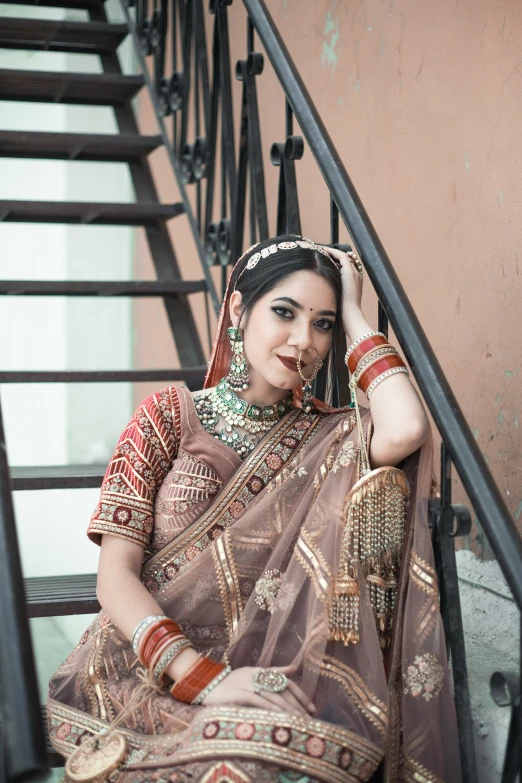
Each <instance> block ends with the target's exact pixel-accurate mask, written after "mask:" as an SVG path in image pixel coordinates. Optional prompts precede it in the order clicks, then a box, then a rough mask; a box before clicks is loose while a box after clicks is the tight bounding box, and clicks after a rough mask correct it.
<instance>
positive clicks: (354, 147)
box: [135, 0, 522, 554]
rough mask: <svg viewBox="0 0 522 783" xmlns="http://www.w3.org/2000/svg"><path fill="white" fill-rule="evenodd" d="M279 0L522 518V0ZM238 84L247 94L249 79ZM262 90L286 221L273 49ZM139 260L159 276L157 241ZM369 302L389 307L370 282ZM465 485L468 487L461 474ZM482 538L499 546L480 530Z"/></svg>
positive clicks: (159, 323) (271, 189)
mask: <svg viewBox="0 0 522 783" xmlns="http://www.w3.org/2000/svg"><path fill="white" fill-rule="evenodd" d="M268 7H269V9H270V11H271V13H272V14H273V17H274V19H275V21H276V23H277V25H278V27H279V29H280V31H281V33H282V35H283V37H284V39H285V41H286V43H287V45H288V47H289V50H290V53H291V54H292V56H293V58H294V59H295V62H296V64H297V67H298V69H299V71H300V73H301V75H302V77H303V79H304V81H305V83H306V85H307V87H308V89H309V91H310V94H311V96H312V99H313V100H314V101H315V103H316V105H317V107H318V109H319V111H320V113H321V115H322V117H323V119H324V122H325V124H326V126H327V128H328V130H329V132H330V134H331V136H332V139H333V141H334V144H335V145H336V146H337V149H338V151H339V152H340V154H341V157H342V158H343V160H344V162H345V165H346V168H347V170H348V173H349V174H350V177H351V178H352V180H353V182H354V184H355V186H356V188H357V189H358V192H359V195H360V196H361V199H362V201H363V203H364V205H365V207H366V209H367V211H368V213H369V215H370V217H371V219H372V222H373V224H374V226H375V228H376V230H377V232H378V234H379V236H380V238H381V240H382V242H383V244H384V246H385V248H386V250H387V252H388V254H389V256H390V258H391V260H392V262H393V264H394V266H395V268H396V270H397V272H398V274H399V277H400V279H401V281H402V283H403V285H404V287H405V289H406V292H407V294H408V296H409V297H410V299H411V302H412V304H413V306H414V308H415V310H416V312H417V314H418V316H419V318H420V320H421V323H422V324H423V326H424V329H425V331H426V333H427V335H428V339H429V340H430V342H431V344H432V346H433V347H434V349H435V352H436V354H437V356H438V358H439V360H440V362H441V364H442V367H443V369H444V371H445V373H446V375H447V377H448V379H449V381H450V384H451V386H452V388H453V390H454V392H455V394H456V396H457V399H458V400H459V402H460V404H461V406H462V408H463V410H464V413H465V416H466V418H467V420H468V422H469V424H470V427H471V428H472V430H473V432H474V434H475V437H476V438H477V441H478V443H479V445H480V448H481V450H482V452H483V453H484V454H485V456H486V458H487V461H488V463H489V465H490V468H491V470H492V472H493V475H494V477H495V479H496V481H497V482H498V484H499V486H500V489H501V491H502V493H503V494H504V497H505V499H506V502H507V503H508V506H509V507H510V509H511V511H512V513H513V514H514V516H515V518H516V519H517V520H518V522H519V525H522V456H521V452H522V438H521V435H522V396H521V393H520V381H521V378H522V372H521V369H522V330H521V328H520V314H519V310H520V307H521V304H522V297H521V293H522V283H521V281H522V250H521V248H520V247H519V239H520V237H521V236H522V231H521V221H520V217H521V215H520V202H521V199H522V154H521V153H522V101H521V96H522V6H520V5H519V4H517V3H515V2H501V1H499V2H493V0H460V1H459V0H439V2H438V3H419V2H418V0H397V1H396V2H394V1H393V0H391V2H382V0H366V1H365V2H364V3H362V2H357V3H355V2H346V1H345V2H340V1H339V0H337V1H336V0H331V1H329V2H325V1H324V0H320V1H318V2H314V3H312V2H302V0H268ZM229 12H230V21H231V38H232V48H233V62H234V63H235V59H236V58H237V57H240V56H241V57H243V56H244V51H245V36H244V30H245V13H244V8H243V6H242V3H240V2H239V0H236V2H235V3H234V4H233V5H232V6H231V8H230V9H229ZM234 89H235V90H236V101H238V100H239V97H240V89H241V86H240V84H239V83H235V84H234ZM258 90H259V101H260V111H261V116H262V134H263V145H264V147H265V165H266V177H267V192H268V196H269V199H270V202H271V210H270V216H271V221H272V222H271V230H272V232H274V231H275V208H274V205H275V198H276V193H277V177H278V170H277V169H275V168H274V167H273V166H271V165H270V162H269V159H268V152H269V147H270V144H271V143H272V142H274V141H283V140H284V115H283V99H282V93H281V91H280V89H279V88H278V85H277V81H276V79H275V77H274V75H273V72H272V71H271V68H270V67H269V66H268V64H267V66H266V67H265V72H264V73H263V75H262V76H261V77H259V79H258ZM141 108H142V110H141V119H142V127H143V129H144V130H147V129H152V130H153V128H154V126H153V124H152V122H151V116H150V110H149V107H148V106H147V101H146V99H144V100H143V101H142V107H141ZM237 127H238V122H236V128H237ZM154 162H155V164H156V166H155V168H156V175H157V178H158V179H157V181H158V185H159V188H160V191H161V195H162V198H163V200H165V201H173V200H176V199H177V195H176V188H175V186H174V184H173V178H172V176H171V175H170V174H169V172H168V170H167V166H166V161H165V159H164V157H163V153H156V155H155V158H154ZM297 165H298V184H299V190H300V205H301V216H302V228H303V233H304V234H305V235H307V236H311V237H314V238H316V239H317V240H319V241H320V240H325V239H327V238H328V197H327V191H326V189H325V187H324V184H323V182H322V179H321V176H320V174H319V172H318V170H317V167H316V166H315V163H314V161H313V159H312V156H311V153H310V151H309V150H306V152H305V156H304V158H303V160H302V161H300V162H299V163H298V164H297ZM185 222H186V221H185ZM185 222H184V219H183V218H181V219H179V220H176V221H172V222H171V230H172V232H173V238H174V242H175V247H176V248H177V250H178V252H179V254H180V257H181V259H182V266H183V269H184V276H185V277H187V278H197V277H199V276H200V273H199V270H197V267H195V257H194V251H193V245H192V243H191V240H190V235H189V232H188V229H187V226H186V225H185ZM344 236H346V234H345V235H344ZM137 274H138V275H140V276H153V273H152V272H151V269H150V262H149V261H148V259H147V257H146V253H145V252H144V249H143V247H142V245H141V244H140V245H139V246H138V252H137ZM368 288H369V286H368ZM364 306H365V310H366V312H367V314H368V316H369V317H370V319H372V320H373V321H374V322H375V317H376V307H375V298H374V296H373V294H372V292H370V291H369V290H367V291H366V293H365V299H364ZM198 312H199V316H198V321H201V323H202V321H203V319H202V317H201V313H202V311H201V308H200V309H199V311H198ZM135 318H136V325H137V326H138V327H139V329H138V333H141V334H143V333H144V332H148V334H149V335H153V336H154V338H153V339H147V340H146V341H143V342H137V345H136V361H137V364H138V366H149V367H150V366H168V365H169V364H171V363H172V361H173V360H174V359H175V354H174V351H173V349H172V347H171V341H169V340H168V339H167V337H166V327H165V321H164V317H163V314H162V313H161V310H160V308H159V306H158V305H157V304H156V306H154V305H153V304H149V303H138V305H137V308H136V311H135ZM145 324H146V326H145ZM144 327H145V328H144ZM146 391H147V389H145V388H140V389H138V391H137V397H138V398H141V397H143V393H144V392H146ZM519 418H520V424H519ZM455 499H456V500H462V499H463V494H462V491H461V490H460V489H459V485H458V482H457V484H456V497H455ZM471 546H472V549H473V550H474V551H475V552H476V553H477V554H479V553H480V552H483V551H484V547H483V543H482V541H481V538H480V534H475V536H474V540H473V541H472V542H471Z"/></svg>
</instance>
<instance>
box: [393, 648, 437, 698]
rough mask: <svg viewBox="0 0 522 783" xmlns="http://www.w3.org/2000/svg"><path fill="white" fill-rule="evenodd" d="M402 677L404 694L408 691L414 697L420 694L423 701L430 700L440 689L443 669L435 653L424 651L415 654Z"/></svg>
mask: <svg viewBox="0 0 522 783" xmlns="http://www.w3.org/2000/svg"><path fill="white" fill-rule="evenodd" d="M402 679H403V681H404V685H403V690H404V693H405V694H408V693H409V694H410V696H413V697H414V698H416V697H417V696H421V697H422V698H423V699H424V700H425V701H431V699H433V698H436V697H437V696H438V695H439V693H440V692H441V690H442V685H443V683H444V669H443V667H442V666H441V664H440V663H439V659H438V658H437V656H436V655H434V654H433V653H424V655H416V656H415V658H414V660H413V663H412V664H410V666H408V668H407V670H406V673H405V674H403V675H402Z"/></svg>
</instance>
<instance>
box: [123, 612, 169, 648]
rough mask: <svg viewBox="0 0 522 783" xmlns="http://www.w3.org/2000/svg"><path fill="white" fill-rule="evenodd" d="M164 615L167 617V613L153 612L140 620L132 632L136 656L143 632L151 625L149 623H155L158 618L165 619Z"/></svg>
mask: <svg viewBox="0 0 522 783" xmlns="http://www.w3.org/2000/svg"><path fill="white" fill-rule="evenodd" d="M164 617H166V615H165V614H152V615H149V616H148V617H145V618H144V619H143V620H140V622H139V623H138V625H137V626H136V628H135V629H134V631H133V632H132V637H131V639H132V642H131V643H132V649H133V650H134V652H135V654H136V656H137V655H138V643H139V640H140V637H141V635H142V633H143V632H144V631H145V629H146V628H148V627H149V625H152V623H155V622H156V620H163V618H164Z"/></svg>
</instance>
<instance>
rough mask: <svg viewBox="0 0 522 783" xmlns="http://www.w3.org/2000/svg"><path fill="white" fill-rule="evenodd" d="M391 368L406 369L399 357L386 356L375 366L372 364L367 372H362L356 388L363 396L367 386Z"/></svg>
mask: <svg viewBox="0 0 522 783" xmlns="http://www.w3.org/2000/svg"><path fill="white" fill-rule="evenodd" d="M393 367H406V365H405V364H404V362H403V361H402V359H401V357H400V356H388V357H386V359H380V360H379V361H378V362H376V363H375V364H372V365H371V366H370V367H369V368H368V369H367V370H365V371H364V372H363V374H362V375H361V377H360V378H359V381H358V386H359V388H360V389H361V391H362V392H364V394H366V390H367V389H368V386H369V385H370V384H371V382H372V381H374V380H375V379H376V378H377V377H378V376H379V375H381V374H382V373H383V372H386V370H391V369H392V368H393Z"/></svg>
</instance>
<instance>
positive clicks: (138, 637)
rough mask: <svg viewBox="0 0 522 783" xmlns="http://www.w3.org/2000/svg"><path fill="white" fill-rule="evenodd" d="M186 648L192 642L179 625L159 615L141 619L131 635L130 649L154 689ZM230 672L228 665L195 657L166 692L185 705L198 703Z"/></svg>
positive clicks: (160, 683) (203, 657)
mask: <svg viewBox="0 0 522 783" xmlns="http://www.w3.org/2000/svg"><path fill="white" fill-rule="evenodd" d="M187 647H192V643H191V641H190V640H189V639H187V637H186V636H184V634H183V633H182V631H181V628H180V627H179V625H177V624H176V623H175V622H174V620H171V619H170V618H169V617H166V616H165V615H161V614H159V615H152V616H150V617H145V619H144V620H142V621H141V622H140V623H138V625H137V626H136V628H135V629H134V632H133V634H132V649H133V650H134V652H135V654H136V656H137V658H139V660H140V662H141V663H142V664H143V666H145V667H146V669H147V671H148V672H149V675H150V677H151V679H152V681H153V683H154V685H156V686H158V687H161V686H162V685H163V684H164V683H163V678H164V676H165V672H166V669H167V667H168V666H169V665H170V664H171V663H172V661H173V660H174V659H175V658H176V657H177V656H178V655H179V654H180V652H181V651H182V650H185V649H186V648H187ZM230 671H231V669H230V666H225V664H224V663H216V662H215V661H213V660H212V659H211V658H206V657H205V656H204V655H199V656H198V657H197V658H196V660H195V661H194V663H193V664H192V665H191V666H190V668H189V669H188V670H187V671H186V672H185V673H184V674H183V677H181V679H180V680H179V681H178V682H176V683H174V685H173V686H172V688H171V689H170V693H171V695H172V696H173V697H174V698H175V699H177V700H178V701H183V702H185V703H186V704H200V703H201V702H202V701H203V699H204V698H205V697H206V696H207V695H208V694H209V693H210V691H211V690H212V689H213V688H215V687H216V685H218V683H220V682H221V680H223V679H224V678H225V677H226V676H227V674H229V673H230Z"/></svg>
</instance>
